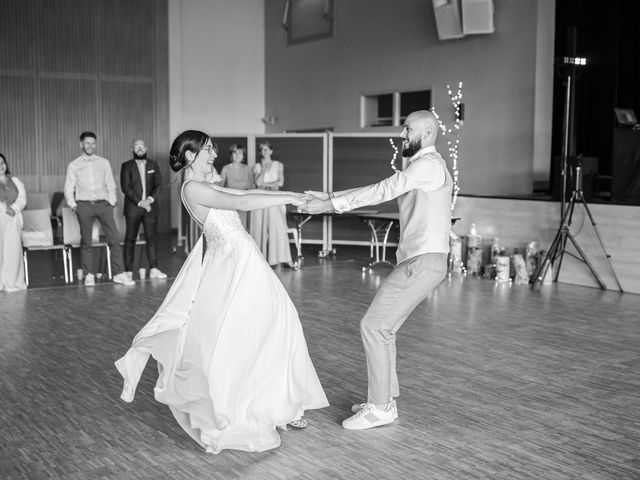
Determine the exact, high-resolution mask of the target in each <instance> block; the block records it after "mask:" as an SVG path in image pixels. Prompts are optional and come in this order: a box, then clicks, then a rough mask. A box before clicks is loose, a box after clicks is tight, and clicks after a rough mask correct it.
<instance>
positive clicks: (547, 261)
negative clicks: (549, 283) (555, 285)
mask: <svg viewBox="0 0 640 480" xmlns="http://www.w3.org/2000/svg"><path fill="white" fill-rule="evenodd" d="M563 236H564V225H563V226H561V227H560V229H559V230H558V231H557V233H556V236H555V237H554V238H553V241H552V242H551V246H550V247H549V250H548V251H547V254H546V255H545V256H544V259H543V260H542V262H541V263H540V265H539V266H538V269H537V270H536V271H535V272H534V274H533V278H532V279H531V281H530V283H531V288H532V289H534V290H539V289H540V286H541V285H542V281H543V280H544V277H545V275H546V274H547V270H548V269H549V267H550V266H551V263H552V262H553V261H554V260H555V258H556V254H557V251H558V247H559V246H560V244H561V243H562V242H563Z"/></svg>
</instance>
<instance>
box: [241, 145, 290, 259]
mask: <svg viewBox="0 0 640 480" xmlns="http://www.w3.org/2000/svg"><path fill="white" fill-rule="evenodd" d="M259 150H260V155H261V157H262V161H261V162H260V163H256V164H255V165H254V166H253V178H254V182H255V184H256V188H258V189H262V190H280V188H281V187H282V186H283V185H284V167H283V165H282V163H280V162H278V161H277V160H273V159H272V158H271V155H272V154H273V150H272V149H271V145H270V144H269V142H262V143H261V144H260V149H259ZM286 215H287V212H286V209H285V206H284V205H278V206H276V207H269V208H264V209H262V210H253V211H252V212H251V217H250V221H249V233H251V236H252V237H253V238H254V240H255V241H256V243H257V244H258V247H260V250H261V251H262V254H263V255H264V256H265V258H266V259H267V262H269V265H271V266H275V265H279V264H281V263H284V264H286V265H288V266H289V267H290V268H293V262H292V261H291V250H290V248H289V237H288V235H287V216H286Z"/></svg>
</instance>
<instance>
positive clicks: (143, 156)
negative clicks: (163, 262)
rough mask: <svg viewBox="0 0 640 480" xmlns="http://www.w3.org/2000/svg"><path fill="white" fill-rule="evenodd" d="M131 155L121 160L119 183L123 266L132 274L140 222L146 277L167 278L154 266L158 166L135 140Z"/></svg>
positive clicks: (156, 242)
mask: <svg viewBox="0 0 640 480" xmlns="http://www.w3.org/2000/svg"><path fill="white" fill-rule="evenodd" d="M132 151H133V158H132V159H131V160H128V161H126V162H124V163H123V164H122V167H121V169H120V187H121V188H122V193H124V216H125V218H126V226H127V228H126V233H125V236H124V269H125V271H126V272H127V275H128V276H129V278H131V277H132V275H133V273H132V269H133V256H134V252H135V247H136V237H137V236H138V231H139V230H140V224H141V223H142V224H143V225H144V238H145V241H146V242H147V260H148V261H149V277H150V278H167V275H166V274H164V273H162V272H161V271H160V270H158V202H157V198H158V194H159V193H160V186H161V184H162V177H161V176H160V169H159V168H158V164H157V163H156V162H155V160H151V159H150V158H147V146H146V145H145V143H144V141H143V140H136V141H135V142H133V146H132Z"/></svg>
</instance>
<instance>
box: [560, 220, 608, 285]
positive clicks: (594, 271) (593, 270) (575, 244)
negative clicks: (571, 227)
mask: <svg viewBox="0 0 640 480" xmlns="http://www.w3.org/2000/svg"><path fill="white" fill-rule="evenodd" d="M567 237H569V240H571V243H573V246H574V247H576V250H577V251H578V254H579V255H580V257H581V258H582V261H583V262H584V263H586V264H587V267H589V270H591V273H592V274H593V276H594V277H595V279H596V281H597V282H598V285H600V288H601V289H602V290H606V289H607V286H606V285H605V284H604V282H603V281H602V279H601V278H600V275H598V272H596V269H595V268H593V265H592V264H591V262H590V261H589V259H588V258H587V255H586V254H585V253H584V250H582V248H580V245H578V242H577V241H576V239H575V238H573V235H571V232H567Z"/></svg>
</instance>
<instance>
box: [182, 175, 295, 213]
mask: <svg viewBox="0 0 640 480" xmlns="http://www.w3.org/2000/svg"><path fill="white" fill-rule="evenodd" d="M246 192H251V190H245V191H240V190H233V189H229V188H223V187H218V186H211V185H207V184H205V183H201V182H189V183H187V184H186V185H185V187H184V193H185V196H186V197H187V198H188V200H189V201H190V202H192V203H194V204H197V205H202V206H203V207H209V208H220V209H225V210H242V211H248V210H257V209H261V208H268V207H273V206H276V205H284V204H286V203H290V204H292V205H296V206H299V205H302V204H304V203H305V202H306V199H305V197H304V195H303V194H297V193H291V192H265V191H263V190H257V191H256V193H246Z"/></svg>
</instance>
